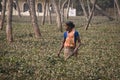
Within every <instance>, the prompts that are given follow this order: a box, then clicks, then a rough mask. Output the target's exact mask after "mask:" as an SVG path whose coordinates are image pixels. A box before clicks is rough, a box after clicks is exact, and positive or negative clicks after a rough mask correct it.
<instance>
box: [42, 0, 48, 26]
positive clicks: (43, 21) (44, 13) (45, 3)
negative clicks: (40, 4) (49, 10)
mask: <svg viewBox="0 0 120 80" xmlns="http://www.w3.org/2000/svg"><path fill="white" fill-rule="evenodd" d="M46 5H47V0H45V1H44V12H43V17H42V25H44V24H45V16H46Z"/></svg>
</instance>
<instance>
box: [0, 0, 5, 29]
mask: <svg viewBox="0 0 120 80" xmlns="http://www.w3.org/2000/svg"><path fill="white" fill-rule="evenodd" d="M5 11H6V0H2V13H1V20H0V30H2V29H3V26H4V22H5Z"/></svg>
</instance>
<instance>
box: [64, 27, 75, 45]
mask: <svg viewBox="0 0 120 80" xmlns="http://www.w3.org/2000/svg"><path fill="white" fill-rule="evenodd" d="M74 33H75V30H74V29H73V30H72V31H71V32H69V33H68V32H67V37H66V40H65V43H64V47H75V41H74Z"/></svg>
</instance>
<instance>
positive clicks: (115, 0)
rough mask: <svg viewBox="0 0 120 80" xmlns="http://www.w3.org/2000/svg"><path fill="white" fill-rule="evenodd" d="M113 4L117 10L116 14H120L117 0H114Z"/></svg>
mask: <svg viewBox="0 0 120 80" xmlns="http://www.w3.org/2000/svg"><path fill="white" fill-rule="evenodd" d="M114 2H115V4H116V7H117V11H118V14H119V16H120V6H119V4H118V0H114Z"/></svg>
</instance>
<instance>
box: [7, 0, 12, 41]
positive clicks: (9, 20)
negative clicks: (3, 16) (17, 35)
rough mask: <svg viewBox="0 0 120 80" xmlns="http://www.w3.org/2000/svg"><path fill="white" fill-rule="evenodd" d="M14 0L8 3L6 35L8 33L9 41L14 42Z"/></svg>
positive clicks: (9, 0)
mask: <svg viewBox="0 0 120 80" xmlns="http://www.w3.org/2000/svg"><path fill="white" fill-rule="evenodd" d="M12 3H13V0H8V5H7V9H8V12H7V26H6V35H7V41H8V42H12V41H13V35H12V9H13V5H12Z"/></svg>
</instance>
